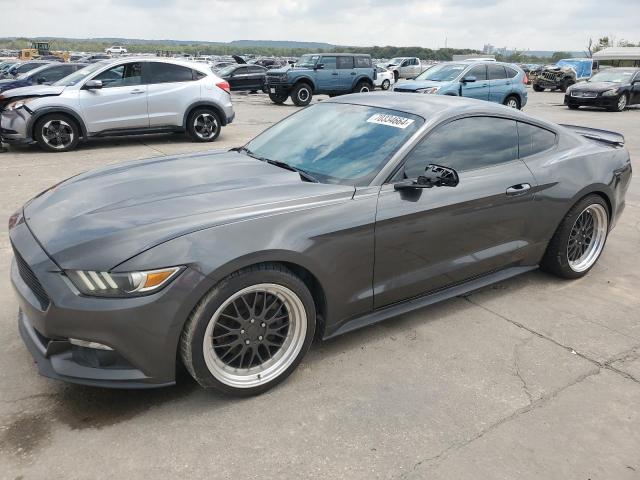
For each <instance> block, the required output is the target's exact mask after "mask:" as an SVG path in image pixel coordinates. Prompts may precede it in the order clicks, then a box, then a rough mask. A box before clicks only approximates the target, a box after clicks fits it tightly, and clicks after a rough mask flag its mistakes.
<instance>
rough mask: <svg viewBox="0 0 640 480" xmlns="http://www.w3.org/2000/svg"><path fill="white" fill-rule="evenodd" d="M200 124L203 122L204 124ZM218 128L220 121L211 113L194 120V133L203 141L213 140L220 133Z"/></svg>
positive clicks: (202, 114) (198, 116)
mask: <svg viewBox="0 0 640 480" xmlns="http://www.w3.org/2000/svg"><path fill="white" fill-rule="evenodd" d="M198 122H202V124H199V123H198ZM218 128H219V126H218V120H217V119H216V117H215V116H214V115H212V114H211V113H201V114H200V115H197V116H196V117H195V118H194V119H193V131H194V132H195V134H196V135H197V136H198V137H199V138H202V139H203V140H209V139H210V138H213V137H214V136H215V135H216V133H217V132H218Z"/></svg>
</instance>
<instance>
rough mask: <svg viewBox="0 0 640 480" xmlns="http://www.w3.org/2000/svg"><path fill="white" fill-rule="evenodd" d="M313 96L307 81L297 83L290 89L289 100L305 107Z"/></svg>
mask: <svg viewBox="0 0 640 480" xmlns="http://www.w3.org/2000/svg"><path fill="white" fill-rule="evenodd" d="M312 98H313V89H312V88H311V86H310V85H309V84H308V83H299V84H298V85H296V86H295V87H293V90H292V91H291V100H293V103H295V104H296V105H297V106H298V107H306V106H307V105H309V103H311V99H312Z"/></svg>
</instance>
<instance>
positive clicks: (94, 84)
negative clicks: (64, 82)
mask: <svg viewBox="0 0 640 480" xmlns="http://www.w3.org/2000/svg"><path fill="white" fill-rule="evenodd" d="M84 88H86V89H87V90H100V89H101V88H102V80H89V81H88V82H87V83H85V84H84Z"/></svg>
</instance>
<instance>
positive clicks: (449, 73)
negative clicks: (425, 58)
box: [415, 63, 469, 82]
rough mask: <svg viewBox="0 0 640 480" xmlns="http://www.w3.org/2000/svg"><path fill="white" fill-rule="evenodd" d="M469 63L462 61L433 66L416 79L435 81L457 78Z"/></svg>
mask: <svg viewBox="0 0 640 480" xmlns="http://www.w3.org/2000/svg"><path fill="white" fill-rule="evenodd" d="M468 66H469V65H465V64H462V63H443V64H440V65H436V66H435V67H431V68H430V69H429V70H426V71H424V72H422V73H421V74H420V75H418V76H417V77H416V78H415V79H416V80H431V81H433V82H450V81H451V80H455V79H456V78H458V76H459V75H460V74H461V73H462V72H463V71H464V69H465V68H467V67H468Z"/></svg>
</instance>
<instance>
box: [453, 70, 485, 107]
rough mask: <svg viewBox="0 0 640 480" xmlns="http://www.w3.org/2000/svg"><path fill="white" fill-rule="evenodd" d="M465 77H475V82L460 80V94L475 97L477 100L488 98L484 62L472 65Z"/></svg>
mask: <svg viewBox="0 0 640 480" xmlns="http://www.w3.org/2000/svg"><path fill="white" fill-rule="evenodd" d="M466 77H476V81H475V82H464V81H463V82H462V83H461V84H460V87H461V88H460V92H461V96H463V97H469V98H477V99H478V100H489V81H488V80H487V66H486V65H485V64H480V65H474V66H473V67H471V68H470V69H469V70H467V73H465V74H464V76H463V79H464V78H466Z"/></svg>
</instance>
